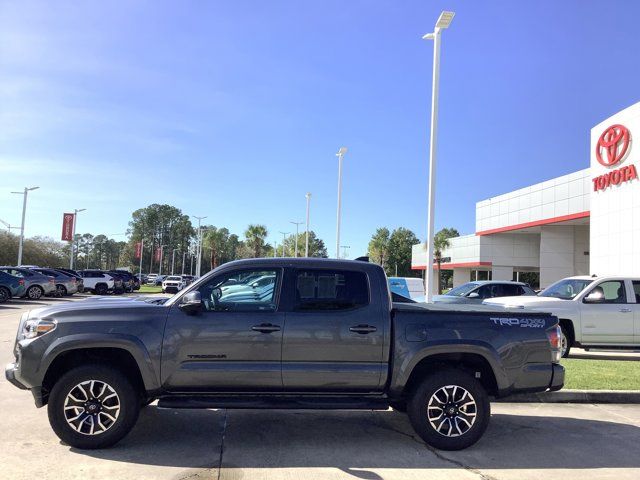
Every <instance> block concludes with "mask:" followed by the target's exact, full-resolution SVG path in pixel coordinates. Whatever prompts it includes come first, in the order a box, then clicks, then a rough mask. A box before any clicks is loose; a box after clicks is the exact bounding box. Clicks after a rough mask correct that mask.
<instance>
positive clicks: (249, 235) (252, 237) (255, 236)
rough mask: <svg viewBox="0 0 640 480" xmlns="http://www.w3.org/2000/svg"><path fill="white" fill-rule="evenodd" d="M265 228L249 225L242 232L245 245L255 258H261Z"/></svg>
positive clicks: (266, 232)
mask: <svg viewBox="0 0 640 480" xmlns="http://www.w3.org/2000/svg"><path fill="white" fill-rule="evenodd" d="M268 233H269V232H268V231H267V227H265V226H264V225H249V226H248V227H247V229H246V230H245V232H244V236H245V238H246V240H247V242H246V243H247V245H248V246H249V248H250V249H251V250H252V251H253V256H254V257H255V258H258V257H261V256H262V249H263V248H264V241H265V239H266V238H267V235H268Z"/></svg>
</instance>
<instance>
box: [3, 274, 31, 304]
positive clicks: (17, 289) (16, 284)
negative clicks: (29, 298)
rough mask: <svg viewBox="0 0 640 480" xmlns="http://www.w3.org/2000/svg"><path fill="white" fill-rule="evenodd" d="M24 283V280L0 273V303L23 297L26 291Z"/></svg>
mask: <svg viewBox="0 0 640 480" xmlns="http://www.w3.org/2000/svg"><path fill="white" fill-rule="evenodd" d="M24 283H25V282H24V278H19V277H14V276H13V275H9V274H8V273H6V272H0V303H3V302H6V301H7V300H11V299H12V298H19V297H22V296H23V295H24V293H25V291H26V288H25V286H24Z"/></svg>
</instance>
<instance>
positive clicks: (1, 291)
mask: <svg viewBox="0 0 640 480" xmlns="http://www.w3.org/2000/svg"><path fill="white" fill-rule="evenodd" d="M10 299H11V291H10V290H9V289H8V288H7V287H0V303H4V302H6V301H8V300H10Z"/></svg>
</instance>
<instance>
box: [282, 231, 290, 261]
mask: <svg viewBox="0 0 640 480" xmlns="http://www.w3.org/2000/svg"><path fill="white" fill-rule="evenodd" d="M280 233H281V234H282V256H283V257H284V241H285V240H286V239H287V235H289V233H291V232H280Z"/></svg>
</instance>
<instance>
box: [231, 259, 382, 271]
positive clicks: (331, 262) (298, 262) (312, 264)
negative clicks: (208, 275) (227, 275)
mask: <svg viewBox="0 0 640 480" xmlns="http://www.w3.org/2000/svg"><path fill="white" fill-rule="evenodd" d="M243 265H246V266H256V265H260V266H262V265H264V266H273V267H276V266H278V267H296V268H350V269H353V268H356V269H358V270H374V269H379V268H382V267H380V265H378V264H376V263H369V262H365V261H361V260H338V259H335V258H312V257H299V258H295V257H268V258H245V259H242V260H234V261H232V262H229V263H225V264H224V265H222V267H224V268H227V267H241V266H243Z"/></svg>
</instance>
